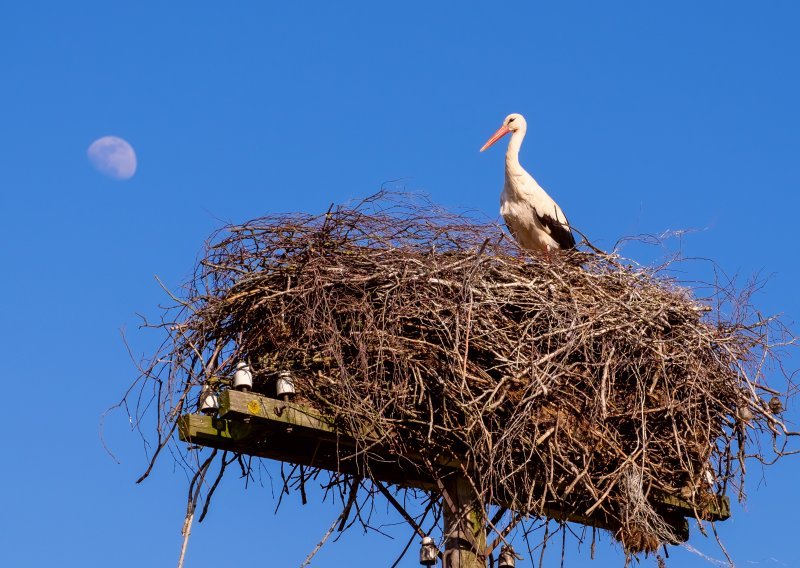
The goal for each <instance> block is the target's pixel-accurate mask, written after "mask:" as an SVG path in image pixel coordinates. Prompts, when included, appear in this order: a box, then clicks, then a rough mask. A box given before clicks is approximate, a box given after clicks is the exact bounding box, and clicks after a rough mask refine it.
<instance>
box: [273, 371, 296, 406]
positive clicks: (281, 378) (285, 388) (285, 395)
mask: <svg viewBox="0 0 800 568" xmlns="http://www.w3.org/2000/svg"><path fill="white" fill-rule="evenodd" d="M275 391H276V392H277V394H278V397H279V398H282V399H284V400H289V396H290V395H293V394H294V379H292V373H290V372H289V371H281V372H280V373H278V380H277V382H276V383H275Z"/></svg>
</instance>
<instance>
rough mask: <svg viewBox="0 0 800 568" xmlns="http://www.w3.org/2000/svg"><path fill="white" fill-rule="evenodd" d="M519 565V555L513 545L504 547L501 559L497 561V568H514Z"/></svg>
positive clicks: (501, 550)
mask: <svg viewBox="0 0 800 568" xmlns="http://www.w3.org/2000/svg"><path fill="white" fill-rule="evenodd" d="M516 565H517V555H516V554H515V553H514V549H513V548H511V545H503V548H501V549H500V557H499V558H498V559H497V568H514V566H516Z"/></svg>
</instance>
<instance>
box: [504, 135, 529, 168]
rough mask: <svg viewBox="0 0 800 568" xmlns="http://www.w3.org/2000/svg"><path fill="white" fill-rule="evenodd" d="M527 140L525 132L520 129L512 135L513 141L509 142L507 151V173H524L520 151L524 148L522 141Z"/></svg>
mask: <svg viewBox="0 0 800 568" xmlns="http://www.w3.org/2000/svg"><path fill="white" fill-rule="evenodd" d="M523 138H525V130H523V129H520V130H516V131H514V132H512V133H511V140H509V141H508V150H506V173H508V174H517V175H519V173H520V171H524V170H523V169H522V166H521V165H520V163H519V149H520V147H521V146H522V139H523Z"/></svg>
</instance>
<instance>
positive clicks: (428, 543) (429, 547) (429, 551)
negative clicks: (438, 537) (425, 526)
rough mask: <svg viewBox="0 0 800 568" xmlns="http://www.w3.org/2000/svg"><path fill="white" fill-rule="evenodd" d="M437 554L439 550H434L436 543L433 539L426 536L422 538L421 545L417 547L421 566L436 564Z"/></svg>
mask: <svg viewBox="0 0 800 568" xmlns="http://www.w3.org/2000/svg"><path fill="white" fill-rule="evenodd" d="M438 556H439V551H438V550H436V544H435V543H434V542H433V539H432V538H431V537H429V536H426V537H424V538H423V539H422V545H421V546H420V547H419V563H420V564H422V565H423V566H433V565H434V564H436V559H437V557H438Z"/></svg>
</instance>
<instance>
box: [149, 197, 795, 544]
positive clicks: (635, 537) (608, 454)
mask: <svg viewBox="0 0 800 568" xmlns="http://www.w3.org/2000/svg"><path fill="white" fill-rule="evenodd" d="M665 268H669V266H667V267H664V266H662V267H660V268H659V269H646V268H641V267H638V266H636V265H635V264H633V263H629V262H624V261H623V260H621V259H620V258H619V257H617V256H615V255H609V254H604V253H601V252H599V251H592V252H589V253H586V252H574V253H556V254H552V255H549V256H536V255H530V254H527V253H524V252H523V251H520V250H519V249H518V248H517V247H516V245H515V244H514V243H513V242H512V241H510V240H509V238H508V237H507V236H506V235H505V234H504V233H503V232H502V230H501V229H500V228H499V227H497V226H495V225H491V224H483V223H477V222H475V221H472V220H470V219H469V218H468V217H464V216H458V215H452V214H447V213H445V212H443V211H441V210H438V209H436V208H435V207H432V206H430V205H429V204H423V205H422V206H419V207H417V206H412V205H409V204H408V203H406V204H405V205H398V204H396V203H395V204H392V203H388V202H387V201H385V197H383V198H382V199H379V200H368V201H366V202H362V203H361V204H358V205H356V206H353V207H339V208H335V209H332V210H331V211H329V212H328V213H327V214H325V215H318V216H314V215H281V216H271V217H265V218H261V219H257V220H254V221H251V222H249V223H246V224H244V225H239V226H229V227H226V228H225V229H224V230H222V231H221V232H219V233H218V234H217V235H215V237H214V238H213V239H212V241H211V242H210V244H209V245H208V247H207V249H206V251H205V256H204V258H202V259H201V261H200V262H199V265H198V270H197V272H196V274H195V276H194V278H193V279H192V280H191V282H190V283H189V284H188V286H187V287H186V288H185V293H184V294H183V295H181V296H180V297H177V296H176V299H178V301H179V306H178V308H179V312H178V313H177V314H172V315H171V316H170V317H168V318H167V320H168V321H167V323H165V324H164V327H165V328H167V329H169V330H170V338H169V341H168V343H167V344H166V353H165V354H164V355H167V356H168V362H167V363H163V361H164V359H160V360H159V361H160V362H161V363H162V365H161V370H166V372H167V373H168V375H169V377H168V380H167V381H166V383H163V382H159V385H160V386H161V390H160V391H159V393H160V397H161V400H160V401H159V402H160V407H161V409H162V412H161V413H160V415H159V416H160V420H161V424H160V432H162V433H165V432H168V431H171V430H170V429H169V426H170V425H172V424H174V421H175V420H176V418H177V416H178V415H180V414H183V413H187V412H192V411H194V408H193V403H194V400H195V397H196V395H197V392H198V387H199V386H200V385H202V384H203V383H205V382H206V381H207V380H208V379H210V378H211V377H220V376H223V377H224V376H230V375H232V374H233V370H234V366H235V364H236V363H237V362H238V361H241V360H246V361H248V362H249V363H250V365H251V367H252V369H253V373H254V381H255V386H254V390H255V391H256V392H261V393H264V394H267V395H269V396H273V395H274V379H275V377H276V376H277V375H278V373H279V372H281V371H285V370H289V371H291V373H292V375H293V377H294V381H295V384H296V388H297V391H298V395H299V397H300V401H301V402H302V403H303V404H305V405H307V406H310V407H312V408H314V409H316V410H317V411H318V412H320V413H321V414H323V415H325V416H327V417H329V418H331V419H332V420H334V421H335V423H336V424H339V425H341V427H342V428H343V430H344V431H347V432H350V433H353V434H355V435H358V434H357V433H359V432H368V433H369V436H370V438H369V439H366V438H365V439H364V440H363V445H362V447H361V449H364V448H366V447H367V446H368V447H369V448H376V447H380V448H382V450H381V451H383V452H386V451H389V452H391V453H394V454H396V455H400V456H403V455H421V456H423V457H424V458H425V462H426V463H429V464H430V467H429V471H427V472H426V474H427V475H429V476H432V477H434V478H435V477H436V476H437V475H441V471H440V470H437V469H436V467H437V466H435V465H434V464H436V463H437V460H438V461H439V462H441V458H443V457H444V458H456V459H457V460H458V461H460V462H461V463H462V464H463V467H464V472H465V473H466V475H467V477H468V478H469V480H470V481H471V483H472V485H473V486H474V488H475V489H476V490H477V491H478V493H479V494H480V495H481V497H482V498H484V499H485V500H486V502H496V501H497V499H498V498H499V496H503V498H505V499H507V500H508V499H513V503H514V509H515V510H516V511H518V512H520V513H523V514H525V515H528V514H530V515H540V516H546V514H547V512H546V509H545V504H546V503H547V504H551V505H552V503H553V502H555V503H558V504H559V507H560V508H561V509H563V510H564V511H568V512H572V513H577V514H580V515H587V514H593V515H602V516H603V517H604V518H605V519H607V521H608V522H609V523H610V524H611V525H612V526H616V527H619V530H618V531H617V533H616V537H617V538H618V539H620V540H621V541H622V542H623V544H624V545H625V546H626V550H628V551H631V552H636V551H641V550H645V551H647V550H654V549H656V548H657V547H658V546H659V545H660V544H662V543H663V542H666V541H670V540H673V539H674V534H672V531H671V527H670V526H669V524H668V523H665V522H664V520H663V519H662V518H661V516H660V515H659V514H658V513H657V512H656V511H655V510H654V509H653V508H652V507H651V503H652V496H653V495H655V494H657V493H660V494H668V495H674V496H679V497H681V498H683V499H685V500H686V501H688V502H689V503H690V504H692V505H693V506H695V507H696V508H697V511H698V512H699V511H702V509H703V507H704V506H705V505H707V504H708V503H709V502H710V501H711V500H712V496H713V495H714V494H718V495H724V494H726V493H727V492H729V489H730V488H731V487H734V488H736V489H740V488H741V486H742V483H743V476H744V472H745V469H744V463H743V460H744V458H745V456H746V455H747V452H751V453H753V454H754V455H755V456H756V457H759V458H762V459H771V458H772V457H774V453H773V451H774V452H775V453H777V454H781V453H782V452H783V448H782V447H779V446H773V450H770V452H769V454H770V455H769V456H767V457H765V456H763V455H762V453H761V450H760V449H756V450H752V449H751V448H749V447H747V446H748V440H750V439H754V437H753V435H752V434H753V433H755V432H764V433H766V434H767V435H768V437H772V438H773V439H774V440H777V442H778V443H780V442H781V440H783V439H785V434H786V430H785V428H784V426H783V423H782V422H781V420H780V417H779V416H778V415H777V414H776V413H774V412H773V411H772V410H770V406H769V405H768V404H767V402H766V400H768V399H769V398H770V397H771V396H772V395H774V394H779V393H777V392H775V391H773V390H771V389H769V388H768V387H767V385H766V384H765V382H764V376H763V371H764V365H765V362H766V361H768V360H769V358H770V357H771V356H772V355H773V354H774V351H773V350H774V348H775V347H776V346H777V345H782V344H784V343H783V342H784V341H785V337H784V336H781V337H776V338H773V336H772V335H770V334H771V333H772V332H773V330H774V328H775V322H774V321H771V320H763V319H759V318H755V317H754V316H753V311H752V309H751V308H750V307H749V303H748V299H747V295H746V294H745V295H743V296H741V297H735V298H732V296H731V295H730V294H731V290H729V289H721V288H718V289H716V290H712V293H711V294H710V295H708V297H706V298H698V297H695V296H694V295H693V293H692V291H691V290H690V289H688V288H686V287H682V286H680V285H678V284H676V282H675V281H674V280H672V279H671V278H670V277H669V276H668V271H665ZM731 300H733V302H732V303H731ZM723 306H727V308H725V309H722V308H723ZM158 369H159V365H158V364H155V365H153V367H151V368H150V369H149V373H150V376H153V377H155V376H156V375H158ZM773 410H776V408H775V407H774V405H773ZM376 436H377V437H378V440H377V441H376V439H375V437H376ZM163 439H165V438H163ZM751 450H752V451H751ZM345 457H347V456H342V458H345ZM709 480H710V482H709ZM550 510H552V509H550Z"/></svg>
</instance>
